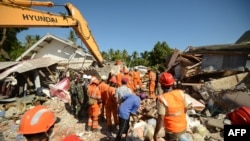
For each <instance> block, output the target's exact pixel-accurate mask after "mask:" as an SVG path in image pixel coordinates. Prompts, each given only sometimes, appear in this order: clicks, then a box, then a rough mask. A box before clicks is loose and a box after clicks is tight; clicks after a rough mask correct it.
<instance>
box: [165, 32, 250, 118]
mask: <svg viewBox="0 0 250 141" xmlns="http://www.w3.org/2000/svg"><path fill="white" fill-rule="evenodd" d="M249 33H250V31H248V32H246V33H245V34H244V35H243V36H242V37H241V38H240V39H239V40H238V41H237V42H236V43H235V44H223V45H208V46H200V47H192V46H190V47H188V49H187V50H186V51H184V52H180V51H178V50H175V51H174V53H173V54H172V55H171V56H169V57H167V67H168V70H169V71H170V72H172V73H173V74H174V75H175V78H176V79H177V80H178V83H177V85H178V87H181V88H183V89H185V90H186V91H187V92H188V93H189V94H190V95H191V96H192V97H194V98H196V99H198V100H201V101H202V102H203V103H204V104H205V105H207V108H210V113H211V115H216V114H218V113H227V112H229V111H231V110H232V109H234V108H236V107H239V106H248V107H250V104H249V100H250V95H249V88H250V74H249V71H250V69H249V67H250V56H249V55H250V42H249V41H248V40H247V39H248V37H249V35H250V34H249Z"/></svg>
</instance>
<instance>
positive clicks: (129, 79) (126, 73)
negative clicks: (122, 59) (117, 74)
mask: <svg viewBox="0 0 250 141" xmlns="http://www.w3.org/2000/svg"><path fill="white" fill-rule="evenodd" d="M123 78H125V79H127V86H128V87H129V88H130V89H131V90H132V92H134V90H135V88H134V82H133V78H132V77H131V75H130V74H129V70H128V68H124V75H123V77H122V79H123Z"/></svg>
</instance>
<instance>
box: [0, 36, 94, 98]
mask: <svg viewBox="0 0 250 141" xmlns="http://www.w3.org/2000/svg"><path fill="white" fill-rule="evenodd" d="M93 62H94V58H93V56H92V55H90V54H88V53H86V52H85V51H84V50H83V48H82V47H78V46H76V45H75V44H74V43H73V42H71V41H68V40H64V39H61V38H58V37H56V36H54V35H51V34H46V35H45V36H43V37H42V38H41V39H40V40H39V41H37V42H36V43H35V44H34V45H32V46H31V47H30V48H29V49H27V50H26V51H25V52H24V53H23V54H22V55H21V56H19V57H18V58H17V59H16V61H13V62H1V70H0V84H1V90H0V93H1V95H5V96H11V97H15V96H22V95H26V94H29V93H36V92H37V91H39V90H40V88H42V87H48V84H49V83H56V82H57V81H58V79H60V76H62V75H65V73H66V71H67V70H82V69H87V68H88V67H89V66H91V65H92V63H93ZM11 84H12V85H11ZM11 93H12V94H11Z"/></svg>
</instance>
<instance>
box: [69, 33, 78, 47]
mask: <svg viewBox="0 0 250 141" xmlns="http://www.w3.org/2000/svg"><path fill="white" fill-rule="evenodd" d="M68 40H70V41H72V42H73V43H74V44H75V45H76V40H77V36H76V34H75V32H74V31H73V30H70V31H69V36H68Z"/></svg>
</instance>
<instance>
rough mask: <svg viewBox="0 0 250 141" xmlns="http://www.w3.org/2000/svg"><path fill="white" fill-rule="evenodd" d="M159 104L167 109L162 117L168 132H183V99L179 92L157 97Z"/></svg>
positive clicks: (185, 126) (184, 106)
mask: <svg viewBox="0 0 250 141" xmlns="http://www.w3.org/2000/svg"><path fill="white" fill-rule="evenodd" d="M158 100H159V102H161V103H162V104H163V105H164V107H167V110H166V111H167V112H166V114H165V116H164V123H165V128H166V130H167V131H168V132H171V133H178V132H183V131H184V130H185V129H186V128H187V120H186V114H185V109H186V105H185V99H184V96H183V94H182V92H181V91H180V90H172V91H170V92H167V93H163V94H161V95H159V96H158Z"/></svg>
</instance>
